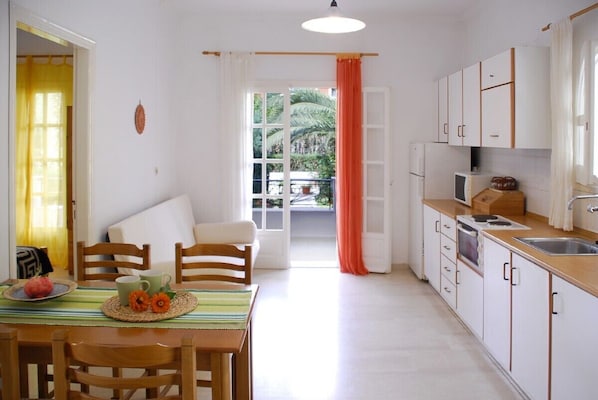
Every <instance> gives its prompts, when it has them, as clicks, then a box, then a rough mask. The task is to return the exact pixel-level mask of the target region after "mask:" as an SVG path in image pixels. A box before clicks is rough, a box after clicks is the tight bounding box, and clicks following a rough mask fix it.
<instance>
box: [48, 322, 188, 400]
mask: <svg viewBox="0 0 598 400" xmlns="http://www.w3.org/2000/svg"><path fill="white" fill-rule="evenodd" d="M195 357H196V356H195V341H194V338H193V337H192V336H186V337H184V338H183V339H182V340H181V345H180V347H178V346H177V347H168V346H164V345H161V344H146V345H132V346H111V345H106V344H97V343H87V342H77V343H72V342H70V341H69V339H68V331H66V330H57V331H55V332H54V333H53V335H52V358H53V362H54V386H55V388H54V393H55V395H56V399H67V398H68V399H79V398H85V399H96V400H99V399H103V398H104V397H97V395H96V394H95V392H97V391H99V392H101V391H102V390H103V391H104V392H106V393H112V391H113V390H127V391H129V392H128V393H127V395H132V394H133V393H134V392H135V391H136V390H141V389H145V390H146V397H145V398H157V399H162V398H168V399H182V400H195V399H196V397H197V387H196V385H195V368H196V358H195ZM80 366H86V367H87V368H81V367H80ZM93 367H116V368H121V369H134V370H132V371H129V370H126V371H127V372H130V374H129V373H128V374H127V376H126V377H112V376H107V375H100V374H97V373H93V372H92V371H97V370H96V368H93ZM147 370H160V373H158V374H156V375H151V374H147V373H143V374H142V375H140V376H139V375H138V374H137V375H135V372H139V371H147ZM130 375H134V376H130ZM72 383H79V384H85V385H87V386H88V387H89V389H90V392H91V393H92V394H89V395H88V394H82V393H81V391H77V390H76V389H74V387H76V385H75V386H73V385H71V384H72ZM171 386H178V387H179V393H180V394H179V395H169V394H167V393H164V390H163V389H164V387H166V388H170V387H171ZM105 398H110V396H108V397H105ZM121 398H122V397H121ZM127 398H128V397H127Z"/></svg>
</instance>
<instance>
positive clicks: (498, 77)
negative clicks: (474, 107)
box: [482, 49, 513, 90]
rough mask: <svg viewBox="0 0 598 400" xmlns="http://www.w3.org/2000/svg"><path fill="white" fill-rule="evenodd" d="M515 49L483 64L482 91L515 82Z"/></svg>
mask: <svg viewBox="0 0 598 400" xmlns="http://www.w3.org/2000/svg"><path fill="white" fill-rule="evenodd" d="M512 51H513V49H509V50H507V51H505V52H502V53H500V54H497V55H495V56H494V57H491V58H489V59H487V60H485V61H483V62H482V90H484V89H489V88H491V87H494V86H499V85H504V84H505V83H510V82H513V57H512V54H511V53H512Z"/></svg>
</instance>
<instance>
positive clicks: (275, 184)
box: [253, 177, 336, 209]
mask: <svg viewBox="0 0 598 400" xmlns="http://www.w3.org/2000/svg"><path fill="white" fill-rule="evenodd" d="M335 183H336V179H335V178H334V177H332V178H298V179H291V180H290V195H291V201H290V202H291V207H312V208H316V207H317V208H328V209H334V208H335V204H336V203H335ZM253 187H254V189H255V188H261V187H262V180H261V179H254V180H253ZM266 188H267V190H268V192H267V194H268V195H270V196H282V194H283V191H284V181H283V180H281V179H267V180H266Z"/></svg>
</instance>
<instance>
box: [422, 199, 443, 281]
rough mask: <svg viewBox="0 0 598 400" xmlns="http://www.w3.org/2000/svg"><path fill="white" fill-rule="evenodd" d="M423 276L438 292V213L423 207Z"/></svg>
mask: <svg viewBox="0 0 598 400" xmlns="http://www.w3.org/2000/svg"><path fill="white" fill-rule="evenodd" d="M424 275H425V276H426V278H428V282H429V283H430V285H432V287H433V288H434V289H436V291H437V292H440V213H439V212H438V211H436V210H435V209H433V208H432V207H429V206H426V205H424Z"/></svg>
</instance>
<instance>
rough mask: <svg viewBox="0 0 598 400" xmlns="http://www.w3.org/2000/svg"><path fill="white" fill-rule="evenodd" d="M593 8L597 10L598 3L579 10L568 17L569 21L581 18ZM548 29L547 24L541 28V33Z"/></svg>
mask: <svg viewBox="0 0 598 400" xmlns="http://www.w3.org/2000/svg"><path fill="white" fill-rule="evenodd" d="M595 8H598V3H594V4H592V5H591V6H588V7H586V8H584V9H583V10H579V11H578V12H576V13H573V14H571V15H569V19H570V20H571V21H573V20H574V19H575V18H577V17H581V16H582V15H584V14H586V13H588V12H590V11H592V10H593V9H595ZM549 29H550V24H548V25H546V26H545V27H544V28H542V32H546V31H547V30H549Z"/></svg>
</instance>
